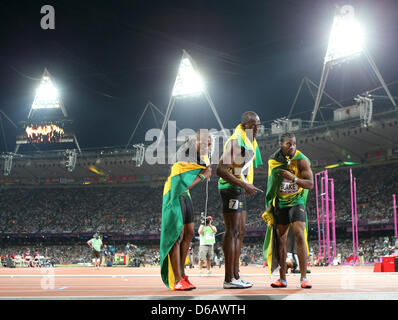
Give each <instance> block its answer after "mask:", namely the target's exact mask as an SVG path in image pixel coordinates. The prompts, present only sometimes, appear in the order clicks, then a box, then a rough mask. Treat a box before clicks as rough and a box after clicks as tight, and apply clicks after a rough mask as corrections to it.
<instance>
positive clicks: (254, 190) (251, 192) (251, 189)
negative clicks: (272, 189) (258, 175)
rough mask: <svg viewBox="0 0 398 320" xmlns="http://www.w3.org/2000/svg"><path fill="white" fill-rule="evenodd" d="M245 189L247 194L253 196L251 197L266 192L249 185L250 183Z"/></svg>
mask: <svg viewBox="0 0 398 320" xmlns="http://www.w3.org/2000/svg"><path fill="white" fill-rule="evenodd" d="M244 188H245V191H246V193H247V194H249V195H251V196H252V195H255V194H256V193H258V192H261V193H262V192H264V191H263V190H261V189H259V188H256V187H255V186H254V185H252V184H249V183H246V185H245V187H244Z"/></svg>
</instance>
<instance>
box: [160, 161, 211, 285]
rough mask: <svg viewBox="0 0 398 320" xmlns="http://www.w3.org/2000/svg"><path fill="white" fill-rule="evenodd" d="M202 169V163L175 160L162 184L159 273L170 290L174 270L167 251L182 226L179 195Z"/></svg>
mask: <svg viewBox="0 0 398 320" xmlns="http://www.w3.org/2000/svg"><path fill="white" fill-rule="evenodd" d="M203 169H206V167H205V166H204V165H200V164H196V163H192V162H181V161H179V162H176V163H175V164H174V165H173V166H172V168H171V174H170V176H169V177H168V179H167V181H166V183H165V185H164V189H163V204H162V222H161V233H160V273H161V276H162V281H163V282H164V284H165V285H166V286H167V287H168V288H170V289H172V290H173V289H174V272H173V268H172V266H171V262H170V256H169V253H170V250H171V248H172V247H173V245H174V243H175V242H176V241H177V239H178V237H179V236H180V234H181V231H182V228H183V220H182V213H181V205H180V196H181V195H182V194H183V193H184V192H185V191H186V190H187V189H188V188H189V187H190V185H191V184H192V182H193V181H194V180H195V178H196V177H197V175H198V174H199V173H200V171H202V170H203Z"/></svg>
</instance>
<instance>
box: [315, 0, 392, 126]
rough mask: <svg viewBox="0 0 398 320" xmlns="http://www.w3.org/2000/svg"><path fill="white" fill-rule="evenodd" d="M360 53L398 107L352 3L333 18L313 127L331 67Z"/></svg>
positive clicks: (316, 100)
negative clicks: (371, 50) (368, 48)
mask: <svg viewBox="0 0 398 320" xmlns="http://www.w3.org/2000/svg"><path fill="white" fill-rule="evenodd" d="M360 54H363V55H364V56H365V57H366V59H367V60H368V62H369V64H370V66H371V67H372V69H373V71H374V73H375V74H376V76H377V78H378V79H379V81H380V83H381V85H382V87H383V88H384V90H385V91H386V93H387V95H388V97H389V98H390V100H391V103H392V104H393V106H394V108H395V109H397V108H398V107H397V104H396V102H395V100H394V98H393V96H392V95H391V92H390V90H389V89H388V87H387V85H386V83H385V81H384V79H383V77H382V76H381V73H380V71H379V69H378V68H377V66H376V63H375V62H374V61H373V59H372V57H371V55H370V53H369V52H368V51H367V50H366V46H365V36H364V32H363V31H362V28H361V26H360V24H359V22H358V21H357V19H356V17H355V14H354V8H353V7H352V6H350V5H345V6H343V7H341V8H340V9H339V11H338V13H337V14H336V15H335V17H334V20H333V25H332V30H331V33H330V37H329V44H328V48H327V51H326V55H325V60H324V63H323V68H322V74H321V80H320V82H319V86H318V92H317V95H316V98H315V106H314V110H313V111H312V116H311V127H312V126H313V124H314V121H315V118H316V115H317V113H318V109H319V105H320V103H321V99H322V94H323V92H324V90H325V85H326V80H327V78H328V75H329V71H330V69H331V68H332V67H333V65H336V64H341V63H344V62H346V61H348V60H350V59H352V58H354V57H356V56H358V55H360Z"/></svg>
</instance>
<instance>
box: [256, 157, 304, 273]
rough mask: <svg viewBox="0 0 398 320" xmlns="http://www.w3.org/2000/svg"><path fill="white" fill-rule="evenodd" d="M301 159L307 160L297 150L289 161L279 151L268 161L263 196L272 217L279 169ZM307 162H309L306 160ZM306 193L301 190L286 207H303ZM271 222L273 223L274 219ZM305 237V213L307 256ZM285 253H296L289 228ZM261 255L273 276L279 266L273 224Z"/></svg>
mask: <svg viewBox="0 0 398 320" xmlns="http://www.w3.org/2000/svg"><path fill="white" fill-rule="evenodd" d="M301 159H308V158H307V157H306V156H305V155H304V154H303V153H301V152H300V151H299V150H296V153H295V154H294V156H293V158H291V159H288V158H286V157H284V156H283V154H282V151H281V150H278V151H277V152H275V153H274V154H273V155H272V156H271V157H270V158H269V159H268V181H267V191H266V195H265V209H266V210H267V209H268V207H269V205H270V204H272V207H271V212H270V213H271V214H272V215H274V209H275V201H276V197H277V193H278V190H279V188H280V186H281V183H282V176H281V175H280V173H279V169H284V170H287V169H288V165H289V164H290V163H291V162H292V161H294V160H301ZM308 161H310V160H309V159H308ZM310 163H311V161H310ZM308 192H309V190H308V189H302V190H301V192H300V193H299V194H297V195H295V196H294V197H292V199H291V200H290V203H289V204H288V205H287V206H295V205H299V204H303V205H304V207H305V206H306V203H307V197H308ZM273 220H274V221H275V219H273ZM307 235H308V220H307V213H306V219H305V230H304V236H305V242H306V245H307V254H309V247H308V240H307ZM287 252H292V253H297V244H296V240H295V237H294V233H293V230H292V228H290V230H289V232H288V238H287ZM263 255H264V259H265V261H266V262H267V265H268V269H269V271H270V274H273V273H274V272H276V271H277V270H278V266H279V263H278V251H277V234H276V225H275V223H273V224H272V225H271V226H270V225H268V227H267V232H266V234H265V239H264V245H263Z"/></svg>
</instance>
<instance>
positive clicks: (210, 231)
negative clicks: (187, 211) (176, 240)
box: [198, 216, 217, 274]
mask: <svg viewBox="0 0 398 320" xmlns="http://www.w3.org/2000/svg"><path fill="white" fill-rule="evenodd" d="M212 223H213V218H212V217H210V216H209V217H206V218H202V219H201V225H200V227H199V230H198V233H199V236H200V247H199V273H202V266H203V262H204V261H206V267H207V274H211V271H210V267H211V259H213V256H214V247H213V246H214V243H215V242H216V238H215V234H216V233H217V229H216V227H215V226H213V225H212Z"/></svg>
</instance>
